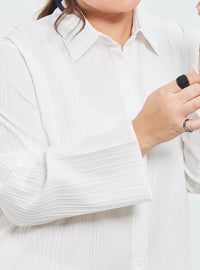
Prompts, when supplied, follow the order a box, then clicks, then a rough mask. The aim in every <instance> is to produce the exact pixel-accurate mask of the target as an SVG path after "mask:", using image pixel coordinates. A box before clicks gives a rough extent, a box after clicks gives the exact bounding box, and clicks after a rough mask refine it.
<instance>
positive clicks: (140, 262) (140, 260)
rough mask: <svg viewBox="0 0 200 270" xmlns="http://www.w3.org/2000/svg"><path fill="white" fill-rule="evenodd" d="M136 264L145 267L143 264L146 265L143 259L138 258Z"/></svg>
mask: <svg viewBox="0 0 200 270" xmlns="http://www.w3.org/2000/svg"><path fill="white" fill-rule="evenodd" d="M136 264H137V265H143V264H144V260H143V258H141V257H140V258H137V259H136Z"/></svg>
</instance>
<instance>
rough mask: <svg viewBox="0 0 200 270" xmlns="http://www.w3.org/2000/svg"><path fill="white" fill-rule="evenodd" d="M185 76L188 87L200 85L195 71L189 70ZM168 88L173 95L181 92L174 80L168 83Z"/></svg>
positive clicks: (199, 76)
mask: <svg viewBox="0 0 200 270" xmlns="http://www.w3.org/2000/svg"><path fill="white" fill-rule="evenodd" d="M185 75H186V76H187V78H188V81H189V85H192V84H194V83H200V73H197V72H196V70H195V69H190V70H189V72H187V73H186V74H185ZM169 88H170V90H171V91H172V92H173V93H178V92H180V91H182V90H183V89H182V88H181V87H180V86H179V85H178V84H177V82H176V79H175V80H173V81H172V82H170V83H169Z"/></svg>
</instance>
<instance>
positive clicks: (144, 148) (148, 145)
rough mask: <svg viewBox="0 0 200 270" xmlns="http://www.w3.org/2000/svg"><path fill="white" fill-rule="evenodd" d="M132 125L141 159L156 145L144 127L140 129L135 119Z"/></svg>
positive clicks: (139, 124)
mask: <svg viewBox="0 0 200 270" xmlns="http://www.w3.org/2000/svg"><path fill="white" fill-rule="evenodd" d="M132 125H133V129H134V131H135V134H136V137H137V141H138V144H139V146H140V151H141V154H142V157H143V156H144V155H145V154H146V153H147V152H148V151H149V150H151V149H152V148H153V147H154V146H156V145H157V143H156V142H155V140H154V139H153V138H152V136H151V135H150V133H149V132H147V131H146V130H145V129H144V127H142V125H141V123H138V119H137V118H135V119H134V120H133V121H132Z"/></svg>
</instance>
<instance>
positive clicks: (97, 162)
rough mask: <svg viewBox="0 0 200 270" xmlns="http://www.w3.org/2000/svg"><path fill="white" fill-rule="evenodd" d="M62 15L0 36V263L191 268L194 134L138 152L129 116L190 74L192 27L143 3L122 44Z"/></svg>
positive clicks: (198, 134)
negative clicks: (190, 195) (158, 91)
mask: <svg viewBox="0 0 200 270" xmlns="http://www.w3.org/2000/svg"><path fill="white" fill-rule="evenodd" d="M60 13H61V11H60V10H59V9H58V8H57V9H56V10H54V12H53V13H52V14H51V15H48V16H46V17H44V18H42V19H40V20H37V21H32V22H25V23H22V24H18V25H14V26H13V27H12V28H11V29H10V31H8V32H7V34H6V35H4V37H2V38H1V40H0V209H1V212H0V269H1V270H141V269H143V270H190V269H191V257H190V255H191V254H190V252H191V249H190V215H189V207H188V206H189V204H188V192H192V193H200V151H199V149H200V139H199V138H200V130H196V131H194V132H192V133H187V132H185V133H183V134H181V135H179V136H177V137H176V138H174V139H172V140H170V141H167V142H165V143H161V144H159V145H157V146H155V147H153V148H152V149H151V150H150V151H149V152H148V153H146V154H145V155H144V156H143V157H142V155H141V152H140V147H139V144H138V141H137V137H136V133H135V130H134V128H133V126H132V120H133V119H134V118H135V117H136V115H137V114H138V112H139V111H140V110H141V108H142V106H143V104H144V102H145V100H146V98H147V96H148V95H149V94H151V92H153V91H154V90H156V89H158V88H159V87H161V86H163V85H165V84H167V83H169V82H170V81H172V80H174V79H175V78H176V77H177V76H179V75H181V74H183V73H186V72H188V71H189V70H190V69H191V68H194V69H196V70H197V69H198V63H199V62H198V59H199V39H200V35H199V33H198V32H196V31H195V30H193V29H191V28H189V27H186V26H182V25H179V24H178V23H175V22H171V21H168V20H161V19H157V18H155V17H153V16H151V15H149V14H147V12H146V11H145V10H144V8H143V7H142V6H141V5H140V4H139V5H138V6H137V7H136V8H135V10H134V16H133V28H132V35H131V37H130V38H129V39H128V40H127V41H126V43H125V45H124V46H123V49H122V48H121V46H120V44H118V43H117V42H116V41H114V40H113V39H111V38H110V37H109V36H107V35H105V34H103V33H102V32H99V31H97V30H96V29H95V28H94V27H93V26H92V25H91V24H90V23H89V21H88V20H87V19H86V26H85V28H84V29H83V30H82V31H81V32H80V33H79V34H78V35H77V36H75V37H74V38H72V37H73V35H74V34H75V33H76V32H78V30H79V29H80V27H81V26H82V24H81V23H79V25H77V23H78V21H79V18H78V17H77V16H76V15H74V14H69V15H67V16H66V17H65V18H64V20H63V21H62V22H60V25H59V26H58V31H59V32H60V34H61V35H59V34H58V33H57V32H56V31H55V29H54V27H53V24H54V22H55V20H56V18H57V17H58V15H59V14H60ZM74 27H75V31H74V32H71V33H70V31H71V30H72V29H73V28H74ZM192 116H196V113H194V114H192ZM152 121H154V119H152Z"/></svg>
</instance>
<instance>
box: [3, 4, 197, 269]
mask: <svg viewBox="0 0 200 270" xmlns="http://www.w3.org/2000/svg"><path fill="white" fill-rule="evenodd" d="M141 1H142V2H141V3H142V5H144V7H145V8H146V10H147V11H148V12H149V13H151V14H152V15H154V16H156V17H158V18H161V19H162V18H163V19H170V20H172V21H175V22H178V23H183V24H185V25H189V26H192V27H193V28H195V29H196V30H198V31H199V32H200V17H199V16H198V13H197V11H196V9H195V5H196V4H197V2H198V0H165V1H164V0H141ZM45 3H46V1H45V0H32V1H25V0H12V1H8V0H0V4H1V10H0V37H1V36H3V35H4V33H6V32H7V31H8V30H9V28H10V27H12V25H14V24H18V23H21V22H22V23H23V22H25V21H30V20H35V19H36V16H37V14H38V11H39V9H41V8H42V7H43V5H44V4H45ZM199 139H200V138H199ZM199 150H200V149H199ZM189 195H190V196H189V197H190V206H191V207H190V209H191V233H192V264H193V268H192V270H199V269H200V195H196V194H195V195H194V194H189ZM13 270H14V269H13ZM161 270H162V269H161ZM169 270H170V269H169ZM180 270H181V269H180Z"/></svg>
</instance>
